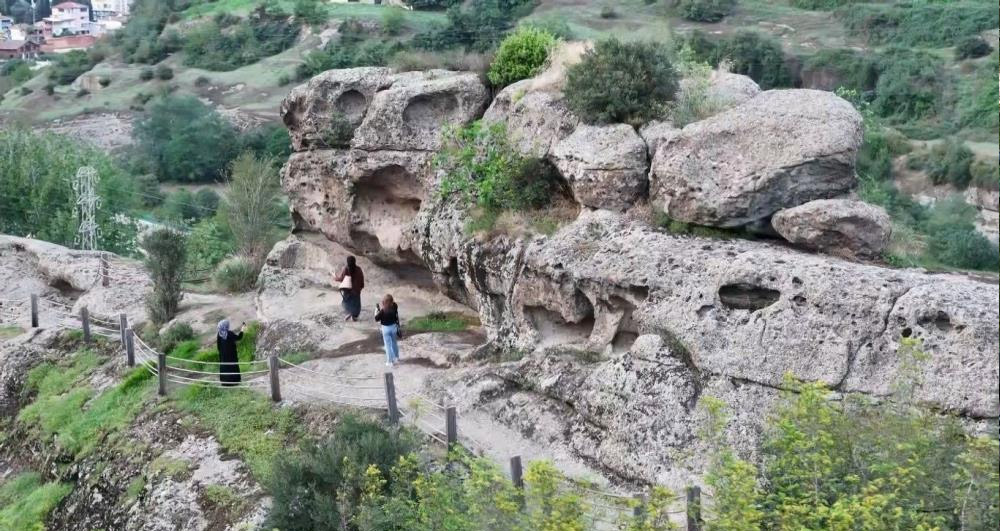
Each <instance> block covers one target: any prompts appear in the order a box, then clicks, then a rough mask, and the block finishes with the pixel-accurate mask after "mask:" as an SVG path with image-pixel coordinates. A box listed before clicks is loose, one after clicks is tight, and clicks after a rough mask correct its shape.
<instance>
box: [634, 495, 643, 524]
mask: <svg viewBox="0 0 1000 531" xmlns="http://www.w3.org/2000/svg"><path fill="white" fill-rule="evenodd" d="M635 501H636V504H635V507H633V508H632V516H633V517H635V520H636V522H641V521H642V515H643V513H644V512H646V497H645V496H639V497H638V498H637V499H636V500H635Z"/></svg>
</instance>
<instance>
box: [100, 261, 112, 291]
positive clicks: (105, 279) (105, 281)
mask: <svg viewBox="0 0 1000 531" xmlns="http://www.w3.org/2000/svg"><path fill="white" fill-rule="evenodd" d="M110 267H111V266H110V265H109V264H108V255H107V253H101V286H104V287H105V288H106V287H108V286H109V285H111V277H110V275H109V274H108V269H109V268H110Z"/></svg>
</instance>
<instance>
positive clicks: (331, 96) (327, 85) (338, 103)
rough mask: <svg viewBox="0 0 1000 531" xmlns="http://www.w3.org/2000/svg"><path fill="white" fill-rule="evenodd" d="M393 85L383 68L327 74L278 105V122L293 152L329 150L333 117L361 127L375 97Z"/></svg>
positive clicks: (311, 80)
mask: <svg viewBox="0 0 1000 531" xmlns="http://www.w3.org/2000/svg"><path fill="white" fill-rule="evenodd" d="M392 82H393V77H392V70H390V69H388V68H382V67H362V68H347V69H342V70H328V71H326V72H323V73H322V74H319V75H317V76H316V77H314V78H312V79H310V80H309V82H308V83H306V84H303V85H299V86H297V87H295V88H294V89H292V91H291V92H289V94H288V96H286V97H285V99H284V101H282V102H281V110H280V113H281V119H282V121H283V122H284V123H285V127H287V128H288V134H289V136H291V139H292V148H294V149H295V150H296V151H302V150H305V149H316V148H328V147H331V146H329V145H327V142H326V140H325V137H326V133H327V131H328V130H329V128H330V124H331V120H332V119H333V118H334V116H335V115H336V114H340V115H342V116H344V117H345V118H347V119H348V120H349V121H350V122H351V123H352V124H353V125H354V126H358V125H360V124H361V121H362V120H363V119H364V116H365V112H366V110H367V109H368V104H369V103H370V102H371V101H372V98H374V97H375V93H376V92H378V91H380V90H384V89H385V88H387V87H389V86H390V85H391V84H392Z"/></svg>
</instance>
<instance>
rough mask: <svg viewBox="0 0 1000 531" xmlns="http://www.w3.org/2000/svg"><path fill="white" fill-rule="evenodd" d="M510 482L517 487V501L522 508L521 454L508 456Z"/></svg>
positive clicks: (522, 474) (522, 473) (522, 475)
mask: <svg viewBox="0 0 1000 531" xmlns="http://www.w3.org/2000/svg"><path fill="white" fill-rule="evenodd" d="M510 482H511V483H513V484H514V488H515V489H517V493H518V503H519V504H520V505H521V509H522V510H523V509H524V469H523V468H521V456H519V455H515V456H513V457H511V458H510Z"/></svg>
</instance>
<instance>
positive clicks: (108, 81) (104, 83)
mask: <svg viewBox="0 0 1000 531" xmlns="http://www.w3.org/2000/svg"><path fill="white" fill-rule="evenodd" d="M97 83H98V84H99V85H101V86H102V87H104V88H107V86H108V85H110V84H111V78H110V77H108V76H101V78H100V79H98V80H97Z"/></svg>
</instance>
